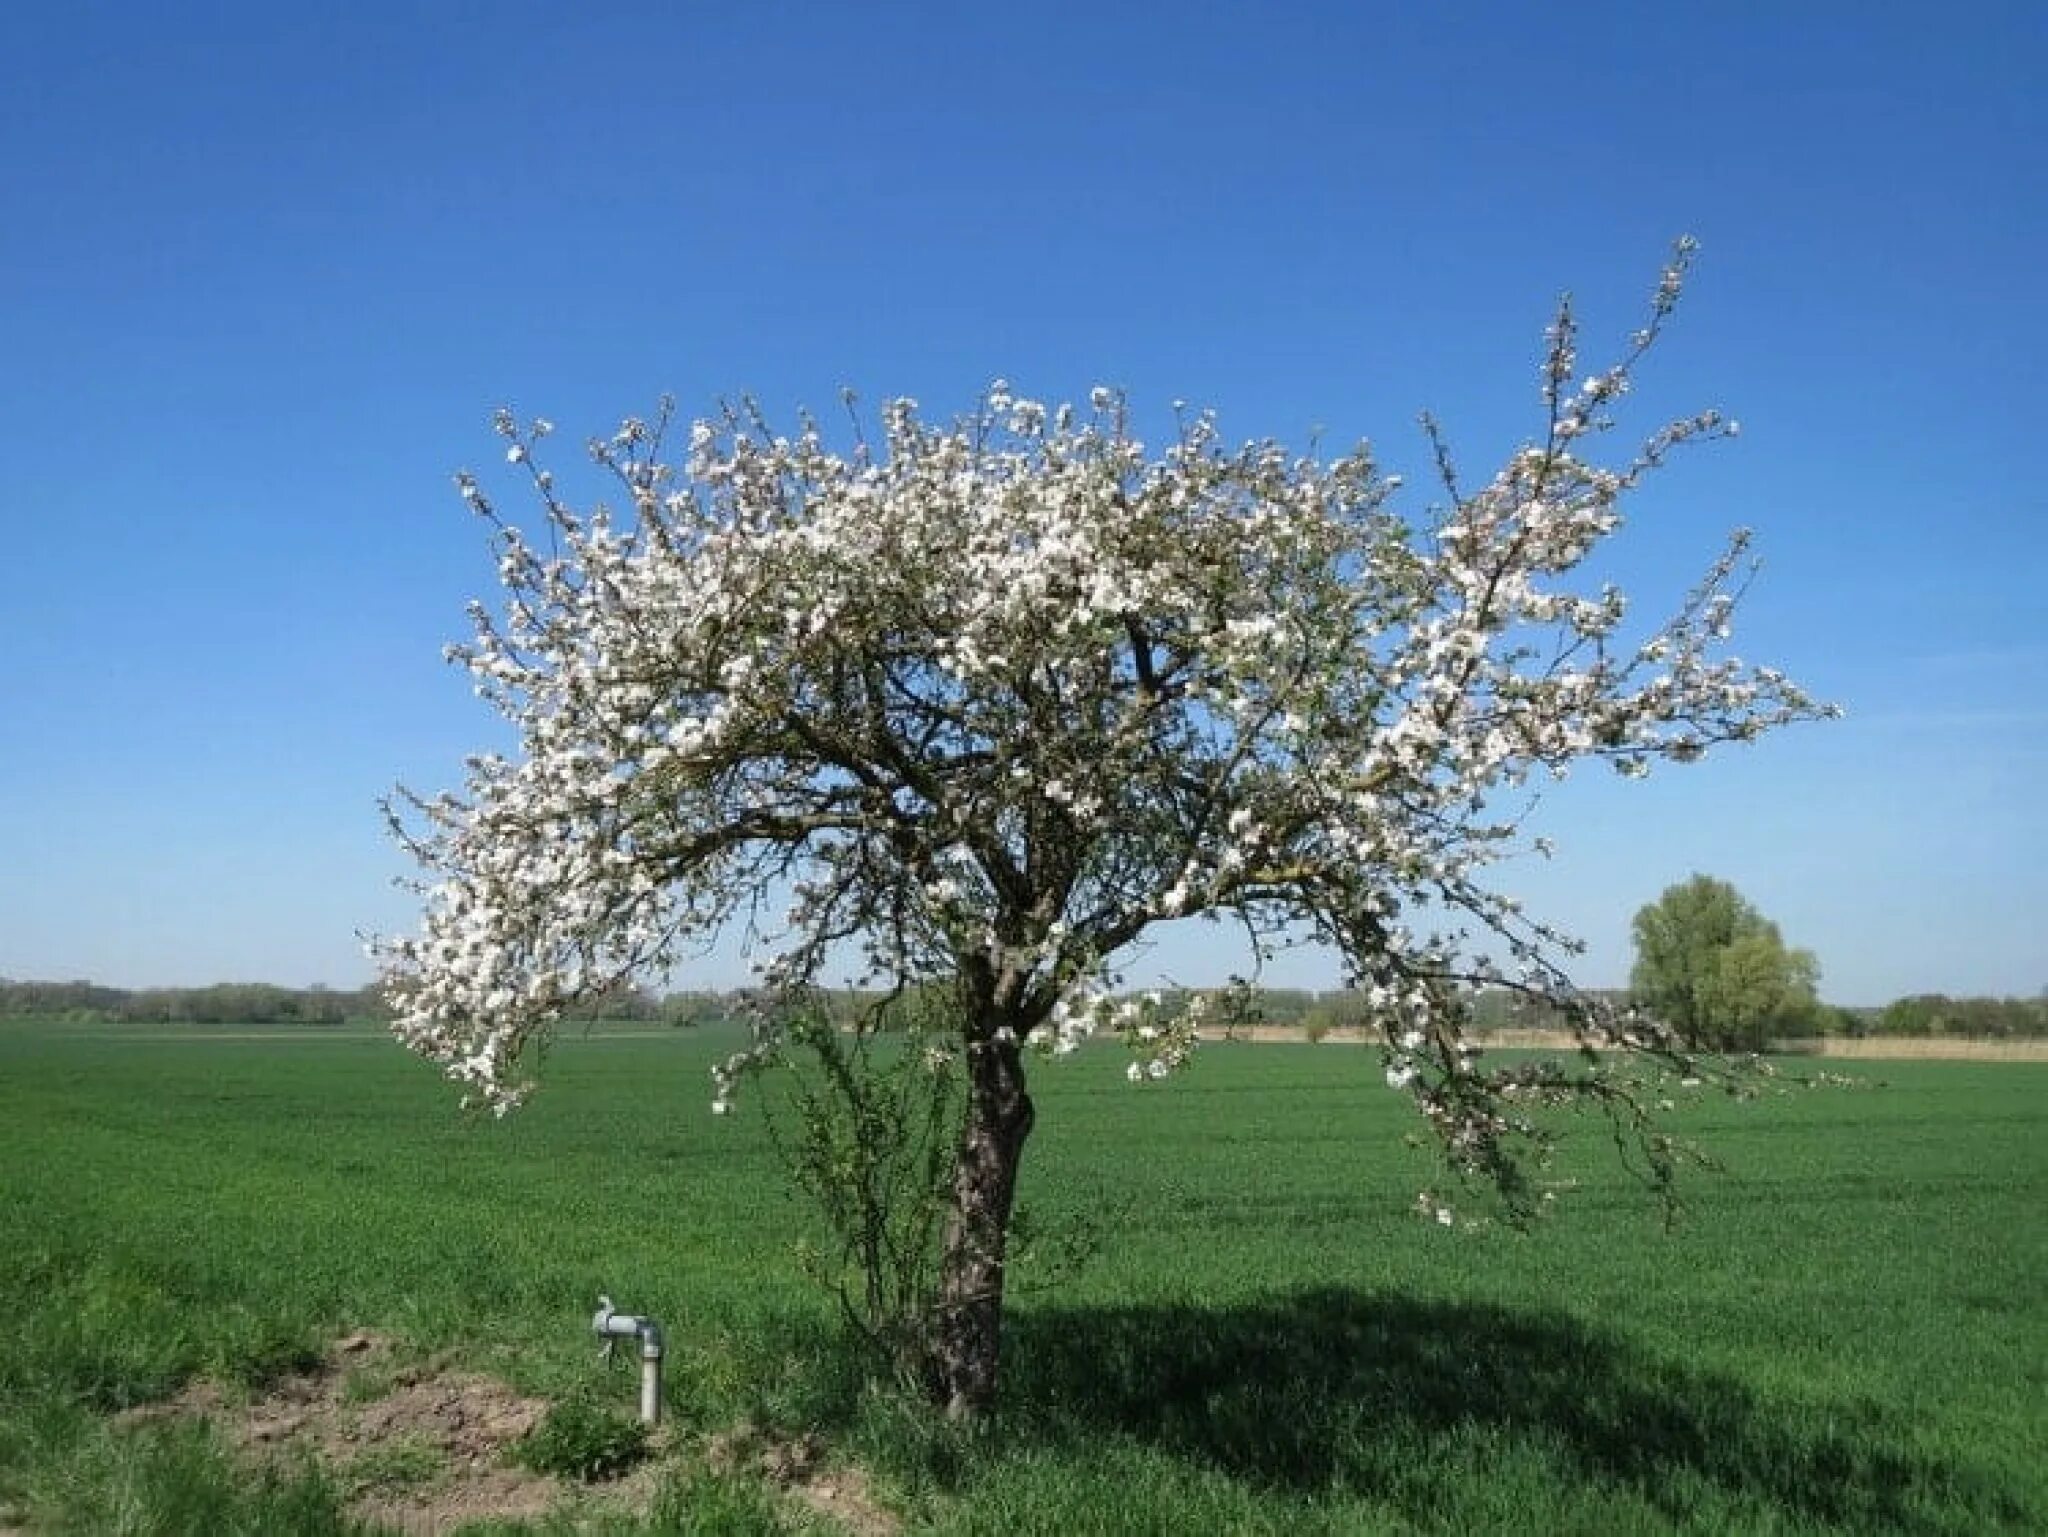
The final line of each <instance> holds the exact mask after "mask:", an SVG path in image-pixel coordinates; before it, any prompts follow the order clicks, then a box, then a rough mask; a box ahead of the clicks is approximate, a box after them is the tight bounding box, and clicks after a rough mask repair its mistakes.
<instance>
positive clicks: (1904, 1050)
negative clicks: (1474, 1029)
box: [1201, 1025, 2048, 1062]
mask: <svg viewBox="0 0 2048 1537" xmlns="http://www.w3.org/2000/svg"><path fill="white" fill-rule="evenodd" d="M1201 1034H1202V1039H1203V1040H1205V1041H1225V1040H1236V1041H1246V1042H1251V1043H1254V1044H1258V1045H1268V1046H1280V1045H1307V1044H1311V1043H1312V1044H1315V1045H1319V1046H1377V1045H1378V1044H1379V1043H1380V1036H1379V1033H1378V1032H1377V1031H1373V1030H1361V1029H1359V1028H1358V1027H1356V1026H1354V1025H1336V1026H1332V1027H1331V1028H1330V1029H1328V1030H1326V1031H1322V1032H1319V1033H1317V1034H1315V1035H1313V1036H1312V1035H1311V1034H1310V1032H1309V1031H1307V1030H1304V1029H1303V1028H1302V1027H1301V1026H1299V1025H1241V1026H1238V1027H1237V1028H1235V1029H1232V1030H1227V1031H1226V1030H1222V1029H1213V1030H1204V1031H1203V1032H1202V1033H1201ZM1479 1039H1480V1040H1481V1041H1482V1042H1483V1043H1484V1044H1485V1045H1486V1047H1487V1048H1488V1049H1489V1050H1492V1051H1569V1050H1571V1049H1572V1047H1573V1045H1574V1042H1573V1039H1572V1036H1571V1033H1570V1032H1569V1031H1565V1030H1495V1031H1492V1032H1491V1033H1489V1034H1486V1035H1483V1036H1481V1037H1479ZM1773 1050H1774V1051H1775V1052H1776V1053H1777V1054H1779V1055H1781V1056H1794V1057H1842V1058H1847V1059H1851V1060H1855V1061H1861V1062H2048V1041H2035V1040H2020V1041H1984V1040H1972V1039H1969V1038H1967V1037H1964V1036H1954V1035H1939V1036H1865V1037H1854V1038H1852V1037H1848V1036H1815V1037H1812V1038H1810V1039H1807V1040H1800V1041H1781V1042H1779V1043H1778V1044H1777V1045H1776V1046H1775V1047H1774V1048H1773Z"/></svg>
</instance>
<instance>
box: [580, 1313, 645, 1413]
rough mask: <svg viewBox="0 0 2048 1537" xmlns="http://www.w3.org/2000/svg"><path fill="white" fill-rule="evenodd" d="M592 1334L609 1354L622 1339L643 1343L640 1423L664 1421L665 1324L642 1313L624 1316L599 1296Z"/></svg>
mask: <svg viewBox="0 0 2048 1537" xmlns="http://www.w3.org/2000/svg"><path fill="white" fill-rule="evenodd" d="M590 1332H591V1333H592V1334H595V1335H596V1336H597V1337H598V1338H599V1339H601V1340H603V1341H604V1351H605V1355H606V1356H607V1357H609V1356H610V1355H611V1353H612V1347H613V1346H614V1345H616V1344H617V1343H618V1342H619V1341H620V1340H622V1339H637V1340H639V1341H640V1421H641V1423H642V1424H645V1425H655V1424H659V1423H660V1422H661V1325H660V1324H658V1323H656V1322H655V1321H654V1320H653V1319H651V1318H643V1317H642V1316H641V1315H640V1314H638V1313H621V1312H619V1311H618V1310H617V1309H616V1308H614V1307H613V1306H612V1299H611V1298H609V1297H603V1296H601V1297H599V1298H598V1299H597V1312H596V1313H594V1314H593V1315H591V1319H590Z"/></svg>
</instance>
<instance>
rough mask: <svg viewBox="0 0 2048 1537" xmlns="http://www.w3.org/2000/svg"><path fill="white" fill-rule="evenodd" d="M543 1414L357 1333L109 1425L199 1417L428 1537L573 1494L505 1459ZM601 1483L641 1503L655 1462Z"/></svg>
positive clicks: (614, 1499)
mask: <svg viewBox="0 0 2048 1537" xmlns="http://www.w3.org/2000/svg"><path fill="white" fill-rule="evenodd" d="M546 1410H547V1404H546V1402H545V1401H544V1400H541V1399H538V1398H527V1397H524V1396H522V1395H521V1394H519V1393H517V1392H515V1391H514V1390H513V1389H512V1388H511V1387H510V1386H508V1385H507V1384H506V1383H504V1382H501V1381H499V1380H498V1379H497V1378H495V1377H488V1376H485V1375H483V1374H481V1373H478V1372H465V1371H457V1370H454V1369H452V1368H451V1367H450V1365H449V1364H448V1363H447V1362H445V1361H415V1362H406V1361H402V1360H400V1359H399V1358H398V1357H397V1355H396V1353H395V1352H394V1351H393V1349H392V1345H391V1341H390V1340H388V1339H386V1338H385V1337H384V1336H382V1335H378V1334H372V1333H368V1332H361V1333H356V1334H351V1335H347V1336H345V1337H344V1338H342V1339H340V1340H337V1341H336V1342H335V1344H334V1345H333V1346H332V1347H331V1348H330V1350H329V1351H328V1353H327V1357H326V1359H325V1360H324V1361H322V1362H321V1364H320V1365H319V1366H317V1367H316V1368H314V1369H313V1370H311V1371H305V1372H297V1373H294V1374H293V1375H291V1376H289V1377H285V1378H283V1379H282V1380H280V1381H278V1382H276V1383H273V1384H272V1385H271V1387H270V1388H269V1389H268V1390H267V1391H266V1392H264V1393H263V1394H262V1395H261V1396H260V1397H257V1398H254V1399H251V1400H249V1401H247V1402H238V1401H234V1400H231V1399H230V1398H229V1397H228V1396H227V1395H226V1394H225V1393H223V1392H222V1390H221V1389H220V1388H219V1387H218V1386H217V1385H215V1384H213V1383H210V1382H198V1383H194V1384H192V1385H191V1386H189V1387H188V1388H186V1389H185V1391H184V1392H182V1393H180V1394H179V1395H178V1396H177V1397H176V1398H173V1399H170V1400H168V1401H166V1402H164V1403H159V1404H150V1405H147V1406H145V1407H143V1408H139V1409H133V1410H130V1411H128V1412H127V1413H126V1414H123V1415H121V1416H119V1417H118V1418H117V1420H116V1423H117V1424H131V1425H132V1424H140V1423H147V1422H149V1421H155V1420H163V1419H167V1418H172V1417H187V1416H189V1417H194V1418H205V1419H209V1420H211V1421H213V1423H214V1424H215V1425H216V1426H217V1427H218V1428H219V1429H220V1430H221V1432H222V1433H223V1434H224V1435H226V1436H227V1437H228V1439H229V1441H230V1443H231V1444H232V1445H234V1446H235V1447H236V1448H237V1449H238V1450H239V1451H240V1452H242V1453H243V1454H244V1455H245V1456H248V1457H251V1458H269V1457H279V1458H285V1457H293V1456H299V1455H310V1456H312V1457H314V1458H315V1459H317V1460H318V1461H319V1462H320V1463H321V1464H322V1466H324V1467H325V1468H327V1469H328V1471H329V1472H330V1473H331V1474H332V1475H333V1476H334V1478H335V1479H336V1480H337V1481H338V1482H339V1483H340V1485H341V1487H342V1488H343V1490H344V1491H345V1492H346V1493H347V1496H348V1501H349V1509H350V1511H351V1513H352V1514H354V1515H356V1516H358V1517H361V1518H363V1519H365V1520H369V1521H375V1522H378V1523H381V1524H382V1525H384V1526H387V1527H391V1528H394V1529H396V1530H397V1531H400V1532H404V1533H406V1534H408V1537H415V1534H417V1537H431V1534H434V1533H439V1532H445V1531H450V1530H453V1529H454V1528H455V1527H458V1526H461V1525H462V1524H463V1523H465V1522H470V1521H482V1520H532V1519H535V1518H538V1517H540V1516H543V1515H546V1514H547V1513H548V1511H550V1510H551V1509H553V1508H554V1507H555V1506H556V1505H557V1504H558V1503H559V1502H561V1501H562V1500H563V1499H564V1498H565V1497H566V1496H569V1495H571V1494H572V1493H575V1492H580V1491H577V1490H572V1487H571V1486H568V1485H565V1484H563V1483H562V1482H561V1481H559V1480H556V1479H553V1478H548V1477H545V1476H543V1475H542V1474H539V1473H535V1472H532V1471H530V1470H528V1469H525V1468H520V1467H515V1466H513V1465H511V1464H510V1463H509V1462H508V1461H507V1456H506V1454H507V1452H508V1451H509V1450H510V1448H511V1447H512V1445H513V1443H514V1442H516V1441H518V1440H520V1439H521V1438H522V1437H524V1436H525V1435H526V1434H527V1433H528V1432H529V1431H531V1430H532V1429H533V1428H534V1426H535V1425H537V1424H539V1423H540V1419H541V1416H542V1415H543V1414H544V1413H545V1412H546ZM606 1487H607V1493H606V1495H605V1498H606V1500H607V1502H609V1503H613V1504H615V1505H627V1506H635V1505H637V1506H639V1507H642V1508H644V1506H645V1505H646V1504H647V1503H648V1501H649V1500H650V1499H651V1497H652V1494H653V1478H652V1469H651V1468H647V1467H644V1466H643V1472H642V1473H641V1474H640V1475H637V1476H635V1477H632V1478H627V1479H622V1480H620V1481H619V1482H618V1483H616V1484H614V1485H610V1486H606Z"/></svg>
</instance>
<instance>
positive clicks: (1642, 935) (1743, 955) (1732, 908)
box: [1629, 875, 1820, 1051]
mask: <svg viewBox="0 0 2048 1537" xmlns="http://www.w3.org/2000/svg"><path fill="white" fill-rule="evenodd" d="M1633 928H1634V931H1635V944H1636V962H1635V967H1634V969H1633V970H1632V971H1631V972H1630V973H1629V987H1630V990H1631V991H1632V992H1633V994H1634V995H1635V1001H1636V1003H1637V1004H1638V1005H1640V1006H1641V1007H1643V1008H1646V1009H1648V1010H1650V1011H1651V1012H1652V1013H1654V1014H1656V1015H1657V1016H1658V1017H1660V1018H1661V1019H1663V1020H1665V1021H1667V1022H1668V1023H1669V1024H1670V1025H1671V1026H1672V1027H1673V1028H1674V1029H1676V1030H1677V1031H1678V1032H1679V1034H1680V1035H1681V1037H1682V1038H1683V1039H1684V1041H1685V1043H1686V1044H1687V1045H1688V1046H1690V1047H1695V1048H1697V1047H1709V1048H1723V1049H1727V1048H1737V1049H1742V1050H1748V1051H1758V1050H1761V1049H1762V1048H1763V1046H1764V1044H1765V1042H1766V1041H1768V1040H1769V1039H1770V1038H1771V1037H1772V1036H1773V1035H1796V1034H1806V1033H1809V1032H1810V1029H1811V1025H1812V1020H1813V1017H1814V1013H1815V1010H1816V1008H1817V1001H1816V998H1815V993H1814V989H1815V987H1816V986H1817V985H1818V983H1819V981H1820V965H1819V963H1818V962H1817V961H1816V960H1815V959H1814V957H1813V953H1812V952H1811V951H1808V950H1794V949H1790V948H1788V947H1787V946H1786V944H1785V941H1784V938H1783V936H1781V935H1780V934H1779V932H1778V926H1777V925H1776V924H1775V923H1772V922H1770V921H1769V920H1768V919H1767V918H1765V917H1764V916H1763V915H1762V914H1761V913H1759V912H1758V911H1757V910H1756V908H1755V907H1753V906H1751V905H1750V903H1749V902H1748V900H1747V899H1745V898H1744V897H1743V895H1742V894H1741V893H1740V892H1739V891H1737V890H1736V889H1735V888H1734V887H1733V886H1732V885H1730V884H1729V883H1728V882H1726V881H1722V880H1716V879H1714V878H1713V877H1712V876H1709V875H1695V876H1693V877H1692V878H1691V879H1690V880H1687V881H1684V882H1681V883H1680V884H1678V885H1676V886H1672V887H1669V888H1667V889H1666V890H1665V892H1664V894H1663V895H1662V896H1660V897H1659V898H1658V899H1657V900H1656V901H1655V902H1652V903H1650V904H1649V905H1648V906H1646V907H1644V908H1642V909H1641V910H1640V911H1639V912H1637V914H1636V915H1635V921H1634V924H1633Z"/></svg>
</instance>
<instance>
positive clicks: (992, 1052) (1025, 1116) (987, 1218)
mask: <svg viewBox="0 0 2048 1537" xmlns="http://www.w3.org/2000/svg"><path fill="white" fill-rule="evenodd" d="M977 1034H979V1032H977ZM967 1062H968V1073H967V1106H966V1113H965V1115H964V1117H963V1118H962V1123H961V1128H960V1149H959V1157H958V1159H957V1160H956V1162H955V1164H954V1170H953V1197H952V1210H951V1212H950V1214H949V1215H948V1217H947V1221H946V1234H945V1249H944V1253H943V1255H942V1256H941V1259H940V1263H939V1295H938V1309H937V1317H936V1318H935V1319H934V1321H933V1332H932V1342H931V1360H930V1364H931V1377H932V1391H933V1397H934V1398H935V1399H936V1400H937V1402H938V1403H939V1404H940V1405H942V1406H943V1407H944V1409H945V1412H946V1417H947V1418H948V1419H955V1420H958V1419H967V1418H971V1417H973V1416H975V1415H978V1414H980V1413H981V1412H982V1411H984V1410H986V1409H987V1408H989V1407H990V1406H991V1405H992V1404H993V1403H994V1402H995V1396H996V1378H997V1369H998V1365H999V1362H1000V1359H1001V1353H1002V1327H1003V1263H1004V1253H1005V1248H1006V1245H1007V1243H1008V1239H1009V1232H1010V1209H1011V1206H1012V1205H1013V1204H1014V1202H1015V1200H1016V1196H1017V1169H1018V1166H1019V1164H1020V1163H1021V1162H1022V1160H1023V1155H1024V1141H1025V1139H1026V1138H1027V1137H1029V1136H1030V1135H1031V1123H1032V1119H1033V1114H1034V1112H1033V1110H1032V1106H1031V1096H1030V1095H1029V1094H1028V1093H1027V1092H1025V1087H1024V1062H1023V1057H1022V1054H1021V1053H1020V1051H1019V1049H1018V1046H1017V1044H1016V1042H1015V1040H1014V1039H1004V1038H1003V1037H1002V1036H1000V1035H997V1034H995V1033H993V1032H992V1033H990V1034H987V1035H981V1037H980V1038H979V1039H977V1040H975V1041H974V1042H972V1043H971V1044H970V1045H969V1047H968V1051H967Z"/></svg>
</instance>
